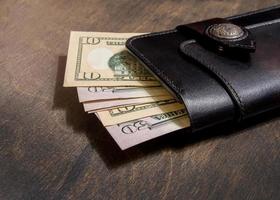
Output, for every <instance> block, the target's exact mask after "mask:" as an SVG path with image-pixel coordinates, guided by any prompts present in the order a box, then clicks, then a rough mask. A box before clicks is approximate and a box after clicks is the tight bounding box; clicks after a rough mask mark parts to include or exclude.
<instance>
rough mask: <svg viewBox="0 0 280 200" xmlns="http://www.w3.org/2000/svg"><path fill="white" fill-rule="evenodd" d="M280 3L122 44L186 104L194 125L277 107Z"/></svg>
mask: <svg viewBox="0 0 280 200" xmlns="http://www.w3.org/2000/svg"><path fill="white" fill-rule="evenodd" d="M279 33H280V7H279V6H278V7H272V8H269V9H265V10H259V11H255V12H251V13H246V14H242V15H238V16H234V17H229V18H227V19H221V18H215V19H210V20H205V21H201V22H197V23H192V24H185V25H180V26H177V27H176V28H175V29H173V30H168V31H163V32H157V33H151V34H147V35H141V36H136V37H133V38H130V39H129V40H128V41H127V43H126V46H127V48H128V49H129V50H130V51H131V52H132V53H133V54H134V55H135V56H137V57H138V58H139V59H140V60H141V61H142V62H143V63H144V64H145V65H146V66H147V67H148V69H150V71H151V72H152V73H153V74H154V75H155V76H157V77H158V78H159V79H160V80H161V82H162V83H163V84H164V85H166V86H167V87H168V88H169V89H170V90H171V91H172V93H174V94H175V95H176V96H177V97H178V99H180V100H181V101H182V102H183V103H184V104H185V106H186V109H187V111H188V114H189V117H190V120H191V127H192V129H193V130H194V131H195V130H199V129H203V128H206V127H209V126H213V125H215V124H220V123H223V122H226V121H238V122H239V121H243V120H245V119H247V118H250V117H252V116H255V115H259V114H261V113H264V112H266V111H268V110H272V109H275V108H277V107H279V106H280V34H279Z"/></svg>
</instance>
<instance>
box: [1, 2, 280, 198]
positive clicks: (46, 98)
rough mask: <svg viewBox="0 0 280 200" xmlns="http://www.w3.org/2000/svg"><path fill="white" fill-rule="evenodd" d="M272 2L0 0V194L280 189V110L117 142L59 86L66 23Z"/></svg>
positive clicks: (112, 27)
mask: <svg viewBox="0 0 280 200" xmlns="http://www.w3.org/2000/svg"><path fill="white" fill-rule="evenodd" d="M277 3H280V1H279V0H278V1H276V0H265V1H264V0H256V1H242V0H238V1H221V0H216V1H203V0H200V1H195V0H191V1H151V0H149V1H143V0H134V1H128V0H127V1H124V0H122V1H113V0H112V1H104V0H96V1H69V0H46V1H43V0H42V1H39V0H33V1H32V0H21V1H19V0H18V1H17V0H1V2H0V4H1V5H0V38H1V40H0V65H1V73H0V89H1V90H0V92H1V95H0V113H1V114H0V117H1V121H0V127H1V129H0V130H1V132H0V199H1V200H2V199H121V200H123V199H129V200H130V199H201V200H204V199H279V198H280V133H279V130H280V117H279V114H277V113H273V114H271V115H270V116H268V117H264V118H263V119H258V120H256V121H253V122H252V123H251V124H250V123H249V122H248V124H246V125H244V126H242V127H241V128H235V129H234V130H230V129H223V128H221V129H214V130H208V131H206V132H201V133H197V134H190V133H188V132H187V131H179V132H178V133H176V134H171V135H168V136H165V137H162V138H159V139H156V140H154V141H151V142H148V143H145V144H143V145H140V146H137V147H135V148H132V149H130V150H128V151H125V152H122V151H120V150H119V148H118V147H117V146H116V144H115V143H114V141H113V140H112V138H111V137H110V136H109V134H108V133H107V132H106V130H105V129H104V128H103V127H102V125H101V124H100V123H99V121H98V120H97V119H96V117H94V116H93V115H87V114H85V113H84V112H83V108H82V106H81V105H80V104H79V103H78V99H77V94H76V90H75V89H74V88H63V87H62V82H63V75H64V70H65V62H66V54H67V47H68V39H69V32H70V30H81V31H115V32H149V31H160V30H165V29H171V28H173V27H175V26H176V25H177V24H182V23H188V22H191V21H197V20H202V19H206V18H210V17H216V16H220V17H225V16H230V15H234V14H238V13H242V12H247V11H251V10H255V9H259V8H264V7H268V6H272V5H275V4H277ZM278 113H279V112H278Z"/></svg>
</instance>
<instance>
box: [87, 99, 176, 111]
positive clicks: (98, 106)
mask: <svg viewBox="0 0 280 200" xmlns="http://www.w3.org/2000/svg"><path fill="white" fill-rule="evenodd" d="M170 99H173V97H171V96H157V97H141V98H130V99H112V100H105V101H104V100H101V101H89V102H84V103H83V105H84V109H85V112H91V113H92V112H98V111H101V110H104V109H107V110H108V109H109V108H110V109H111V108H116V107H120V106H126V105H137V104H143V103H154V102H158V101H162V100H170Z"/></svg>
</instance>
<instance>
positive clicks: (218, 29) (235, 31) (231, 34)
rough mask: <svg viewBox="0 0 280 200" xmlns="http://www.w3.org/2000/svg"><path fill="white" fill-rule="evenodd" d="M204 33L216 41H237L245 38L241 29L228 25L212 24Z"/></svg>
mask: <svg viewBox="0 0 280 200" xmlns="http://www.w3.org/2000/svg"><path fill="white" fill-rule="evenodd" d="M206 32H207V34H208V35H209V36H211V37H215V38H218V39H227V40H238V39H242V38H244V37H246V35H245V32H244V30H243V29H242V28H240V27H239V26H236V25H234V24H230V23H223V24H214V25H212V26H210V27H209V28H208V29H207V31H206Z"/></svg>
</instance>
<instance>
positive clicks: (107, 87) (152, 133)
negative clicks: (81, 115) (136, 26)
mask: <svg viewBox="0 0 280 200" xmlns="http://www.w3.org/2000/svg"><path fill="white" fill-rule="evenodd" d="M135 35H139V34H137V33H103V32H71V35H70V41H69V49H68V55H67V64H66V70H65V77H64V87H77V92H78V97H79V102H80V103H82V104H83V106H84V110H85V112H88V113H90V114H95V115H96V116H97V118H98V119H99V120H100V121H101V122H102V124H103V125H104V127H105V128H106V129H107V130H108V132H109V133H110V135H111V136H112V137H113V139H114V140H115V141H116V143H117V144H118V145H119V147H120V148H121V149H122V150H124V149H127V148H129V147H132V146H134V145H137V144H139V143H142V142H145V141H148V140H150V139H153V138H155V137H158V136H161V135H164V134H167V133H170V132H173V131H176V130H179V129H182V128H185V127H188V126H190V123H189V118H188V116H187V113H186V109H185V106H184V105H183V104H181V103H179V102H178V101H176V99H174V97H173V96H172V95H171V94H170V93H169V92H168V91H167V90H166V89H165V88H164V87H162V86H161V84H160V82H159V81H158V80H157V79H156V78H155V77H154V76H153V75H152V74H150V73H149V72H148V71H147V69H146V67H145V66H144V65H143V64H141V63H140V62H139V61H138V60H137V59H136V58H135V57H134V56H133V55H132V54H131V53H129V52H128V50H127V49H126V48H125V42H126V40H127V39H128V38H129V37H132V36H135ZM93 126H94V124H93ZM92 134H94V133H92Z"/></svg>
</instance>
